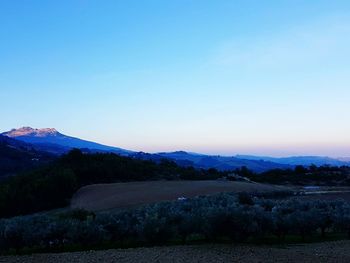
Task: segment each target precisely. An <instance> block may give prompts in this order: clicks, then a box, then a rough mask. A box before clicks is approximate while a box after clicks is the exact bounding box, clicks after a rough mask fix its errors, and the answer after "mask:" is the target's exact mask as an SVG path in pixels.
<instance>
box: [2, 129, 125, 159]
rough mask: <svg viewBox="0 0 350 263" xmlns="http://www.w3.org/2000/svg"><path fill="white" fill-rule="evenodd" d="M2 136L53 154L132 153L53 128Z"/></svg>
mask: <svg viewBox="0 0 350 263" xmlns="http://www.w3.org/2000/svg"><path fill="white" fill-rule="evenodd" d="M2 135H4V136H7V137H10V138H15V139H17V140H20V141H23V142H27V143H30V144H33V145H35V146H36V147H37V148H39V149H41V150H45V151H48V152H51V153H55V154H62V153H66V152H68V151H69V150H71V149H72V148H79V149H86V150H87V151H88V152H98V151H102V152H113V153H117V154H120V155H128V154H130V153H132V151H128V150H124V149H121V148H117V147H112V146H107V145H102V144H99V143H95V142H90V141H86V140H82V139H79V138H75V137H71V136H67V135H64V134H62V133H60V132H58V131H57V130H56V129H54V128H44V129H33V128H31V127H22V128H19V129H12V130H11V131H8V132H4V133H2Z"/></svg>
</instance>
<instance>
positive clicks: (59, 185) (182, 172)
mask: <svg viewBox="0 0 350 263" xmlns="http://www.w3.org/2000/svg"><path fill="white" fill-rule="evenodd" d="M224 175H225V173H223V172H219V171H217V170H215V169H209V170H203V169H200V170H198V169H194V168H193V167H180V166H178V165H177V164H175V163H174V162H172V161H169V160H162V161H160V162H159V163H155V162H153V161H144V160H138V159H133V158H128V157H121V156H118V155H116V154H101V153H96V154H83V153H82V152H81V151H80V150H72V151H71V152H69V153H68V154H67V155H64V156H62V157H61V158H59V159H58V160H56V161H55V162H52V163H51V164H49V165H47V166H45V167H42V168H39V169H36V170H33V171H30V172H26V173H24V174H21V175H18V176H15V177H11V178H8V179H7V180H5V181H3V182H1V183H0V217H9V216H15V215H24V214H30V213H33V212H38V211H42V210H47V209H54V208H59V207H64V206H66V205H68V203H69V200H70V198H71V197H72V195H73V194H74V193H75V191H76V190H78V189H79V188H80V187H82V186H85V185H89V184H95V183H113V182H128V181H147V180H161V179H163V180H187V179H188V180H208V179H217V178H220V177H222V176H224Z"/></svg>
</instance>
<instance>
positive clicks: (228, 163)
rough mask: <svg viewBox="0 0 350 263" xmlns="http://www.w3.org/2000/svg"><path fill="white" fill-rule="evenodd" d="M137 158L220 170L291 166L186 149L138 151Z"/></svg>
mask: <svg viewBox="0 0 350 263" xmlns="http://www.w3.org/2000/svg"><path fill="white" fill-rule="evenodd" d="M134 157H135V158H140V159H147V160H154V161H158V160H161V159H170V160H174V161H175V162H176V163H177V164H178V165H182V166H194V167H197V168H203V169H209V168H215V169H217V170H220V171H228V170H235V169H237V168H241V167H242V166H246V167H247V168H249V169H250V170H253V171H255V172H258V173H259V172H264V171H267V170H271V169H277V168H279V169H287V168H291V166H289V165H286V164H280V163H274V162H271V161H264V160H249V159H243V158H236V157H225V156H214V155H204V154H197V153H188V152H184V151H176V152H169V153H167V152H161V153H157V154H147V153H137V154H135V155H134Z"/></svg>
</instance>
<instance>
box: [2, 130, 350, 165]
mask: <svg viewBox="0 0 350 263" xmlns="http://www.w3.org/2000/svg"><path fill="white" fill-rule="evenodd" d="M1 137H2V138H9V139H10V140H8V141H7V144H8V145H12V146H11V147H14V148H16V146H13V145H17V146H18V147H19V148H21V149H22V150H23V149H27V150H29V151H30V152H32V153H33V152H35V153H37V154H42V153H45V152H46V153H48V155H50V154H55V155H61V154H63V153H65V152H67V151H69V150H70V149H72V148H79V149H82V150H83V151H85V152H113V153H116V154H120V155H124V156H130V157H133V158H140V159H148V160H154V161H158V160H161V159H164V158H166V159H171V160H174V161H175V162H176V163H178V164H179V165H183V166H194V167H197V168H216V169H218V170H233V169H236V168H240V167H242V166H246V167H248V168H249V169H251V170H254V171H256V172H263V171H266V170H270V169H276V168H281V169H285V168H292V167H293V166H295V165H311V164H315V165H317V166H320V165H335V166H341V165H349V164H350V163H349V159H348V158H343V159H334V158H329V157H319V156H295V157H286V158H274V157H265V156H250V155H236V156H231V157H228V156H214V155H205V154H197V153H188V152H184V151H177V152H161V153H156V154H150V153H143V152H138V153H137V152H133V151H129V150H126V149H122V148H118V147H112V146H107V145H103V144H99V143H95V142H91V141H86V140H82V139H79V138H75V137H71V136H67V135H64V134H62V133H60V132H58V131H57V130H56V129H53V128H45V129H33V128H31V127H22V128H19V129H12V130H10V131H8V132H4V133H2V136H1ZM3 140H4V139H3ZM23 143H24V144H23ZM3 154H4V153H3ZM1 158H2V157H1V156H0V160H1ZM35 159H38V158H35Z"/></svg>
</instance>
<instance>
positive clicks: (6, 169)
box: [0, 135, 55, 179]
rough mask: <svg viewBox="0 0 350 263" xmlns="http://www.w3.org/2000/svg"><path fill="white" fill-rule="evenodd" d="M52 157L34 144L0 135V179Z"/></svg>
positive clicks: (49, 159) (35, 165) (40, 163)
mask: <svg viewBox="0 0 350 263" xmlns="http://www.w3.org/2000/svg"><path fill="white" fill-rule="evenodd" d="M54 158H55V157H54V156H53V155H52V154H49V153H47V152H43V151H40V150H38V149H36V148H35V146H34V145H31V144H28V143H25V142H22V141H18V140H15V139H12V138H8V137H6V136H3V135H0V179H1V178H4V177H6V176H10V175H14V174H16V173H18V172H21V171H24V170H28V169H31V168H34V167H38V166H40V165H42V164H45V163H48V162H50V161H51V160H53V159H54Z"/></svg>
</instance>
